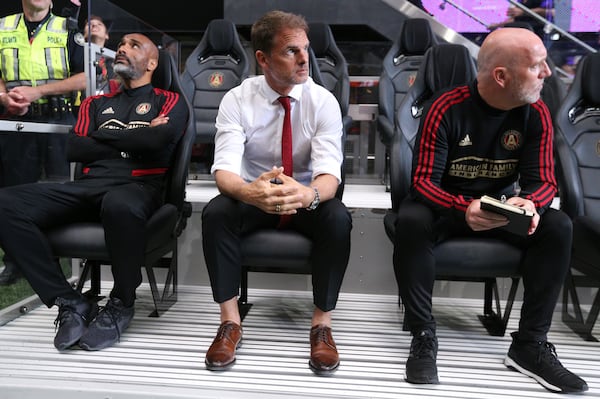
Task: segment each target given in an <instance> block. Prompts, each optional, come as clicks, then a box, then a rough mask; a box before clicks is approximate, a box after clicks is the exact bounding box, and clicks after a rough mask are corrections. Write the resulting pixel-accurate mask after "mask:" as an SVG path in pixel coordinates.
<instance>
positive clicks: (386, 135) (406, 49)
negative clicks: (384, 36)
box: [378, 18, 438, 144]
mask: <svg viewBox="0 0 600 399" xmlns="http://www.w3.org/2000/svg"><path fill="white" fill-rule="evenodd" d="M436 44H438V41H437V38H436V36H435V35H434V33H433V31H432V30H431V26H430V25H429V21H427V20H426V19H423V18H412V19H407V20H406V21H404V23H403V25H402V28H401V29H400V35H399V36H398V38H397V39H396V41H395V42H394V43H393V44H392V47H391V48H390V49H389V50H388V52H387V53H386V55H385V57H384V58H383V63H382V64H383V65H382V67H383V68H382V72H381V76H380V77H379V104H378V106H379V115H378V128H379V132H380V138H381V141H382V142H383V143H384V144H389V143H390V142H391V140H392V136H393V133H394V124H395V115H396V110H397V109H398V107H399V105H400V103H401V102H402V99H403V98H404V96H405V95H406V93H407V92H408V90H409V88H410V87H411V86H412V84H413V83H414V81H415V79H416V76H417V72H418V70H419V66H420V65H421V63H422V61H423V58H424V56H425V52H426V51H427V50H428V49H429V48H430V47H432V46H434V45H436Z"/></svg>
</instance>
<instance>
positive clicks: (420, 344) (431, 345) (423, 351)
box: [410, 334, 435, 358]
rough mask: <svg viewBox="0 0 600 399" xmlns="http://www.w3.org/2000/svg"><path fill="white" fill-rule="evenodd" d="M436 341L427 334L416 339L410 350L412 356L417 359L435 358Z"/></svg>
mask: <svg viewBox="0 0 600 399" xmlns="http://www.w3.org/2000/svg"><path fill="white" fill-rule="evenodd" d="M434 352H435V339H434V337H432V336H429V335H427V334H420V335H418V336H416V337H415V339H414V340H413V344H412V345H411V348H410V355H411V356H412V357H416V358H422V357H434Z"/></svg>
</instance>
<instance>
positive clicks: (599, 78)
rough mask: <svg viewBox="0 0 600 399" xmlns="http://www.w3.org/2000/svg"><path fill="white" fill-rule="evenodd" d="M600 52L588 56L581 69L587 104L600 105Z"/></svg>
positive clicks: (582, 88) (582, 90) (582, 91)
mask: <svg viewBox="0 0 600 399" xmlns="http://www.w3.org/2000/svg"><path fill="white" fill-rule="evenodd" d="M599 72H600V53H592V54H589V55H588V56H587V59H586V60H585V63H584V65H583V68H582V70H581V74H582V75H581V86H582V87H581V93H582V95H583V98H584V99H585V102H586V104H587V105H591V106H594V107H600V73H599Z"/></svg>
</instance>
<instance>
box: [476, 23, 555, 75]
mask: <svg viewBox="0 0 600 399" xmlns="http://www.w3.org/2000/svg"><path fill="white" fill-rule="evenodd" d="M536 46H539V47H544V43H542V41H541V39H540V38H539V37H538V36H537V35H536V34H535V33H533V32H532V31H530V30H529V29H524V28H501V29H497V30H495V31H493V32H492V33H490V34H489V35H488V36H487V37H486V39H485V40H484V41H483V43H482V44H481V48H480V49H479V55H478V57H477V70H478V72H479V74H488V73H490V72H491V71H492V70H493V69H494V68H495V67H497V66H504V67H508V68H511V67H514V66H515V65H516V63H517V62H518V61H519V60H520V59H522V57H523V56H524V55H526V54H527V53H528V52H529V51H531V49H532V48H534V47H536Z"/></svg>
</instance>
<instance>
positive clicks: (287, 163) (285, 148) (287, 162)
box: [277, 97, 294, 228]
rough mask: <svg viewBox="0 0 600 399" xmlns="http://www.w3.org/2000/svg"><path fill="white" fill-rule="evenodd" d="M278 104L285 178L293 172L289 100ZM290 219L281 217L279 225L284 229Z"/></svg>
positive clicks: (284, 99)
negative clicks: (281, 125)
mask: <svg viewBox="0 0 600 399" xmlns="http://www.w3.org/2000/svg"><path fill="white" fill-rule="evenodd" d="M279 102H280V103H281V105H282V106H283V109H284V110H285V115H284V116H283V130H282V132H281V165H282V166H283V173H284V174H286V175H287V176H292V175H293V172H294V163H293V161H292V121H291V117H290V98H289V97H279ZM290 219H291V215H281V217H280V219H279V225H278V226H277V227H279V228H281V227H284V226H285V225H286V224H287V223H288V222H289V221H290Z"/></svg>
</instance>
